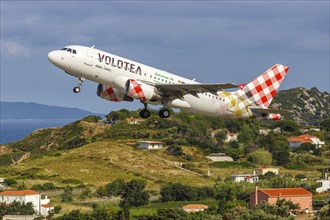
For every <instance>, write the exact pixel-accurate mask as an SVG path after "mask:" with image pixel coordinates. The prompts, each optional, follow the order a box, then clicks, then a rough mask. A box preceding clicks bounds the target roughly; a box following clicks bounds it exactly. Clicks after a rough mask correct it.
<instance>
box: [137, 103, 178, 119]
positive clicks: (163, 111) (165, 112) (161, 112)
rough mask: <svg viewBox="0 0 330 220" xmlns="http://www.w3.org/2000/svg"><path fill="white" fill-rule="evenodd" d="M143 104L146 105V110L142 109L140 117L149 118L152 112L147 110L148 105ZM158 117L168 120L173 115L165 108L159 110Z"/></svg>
mask: <svg viewBox="0 0 330 220" xmlns="http://www.w3.org/2000/svg"><path fill="white" fill-rule="evenodd" d="M143 104H144V109H142V110H141V111H140V117H141V118H149V117H150V111H149V110H148V108H147V107H148V104H147V103H143ZM158 115H159V117H161V118H168V117H170V115H171V113H170V111H169V110H168V109H167V108H163V109H161V110H159V112H158Z"/></svg>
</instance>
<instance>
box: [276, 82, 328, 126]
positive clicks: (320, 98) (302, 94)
mask: <svg viewBox="0 0 330 220" xmlns="http://www.w3.org/2000/svg"><path fill="white" fill-rule="evenodd" d="M272 107H275V108H281V109H286V110H289V111H291V112H292V113H293V115H291V116H290V115H289V116H285V118H286V119H294V120H296V121H297V122H298V123H299V124H305V125H316V126H318V125H320V122H321V121H323V120H324V119H326V118H329V117H330V95H329V93H327V92H320V91H319V90H318V89H317V88H316V87H313V88H311V89H306V88H293V89H289V90H282V91H280V92H279V93H278V94H277V95H276V96H275V98H274V100H273V102H272Z"/></svg>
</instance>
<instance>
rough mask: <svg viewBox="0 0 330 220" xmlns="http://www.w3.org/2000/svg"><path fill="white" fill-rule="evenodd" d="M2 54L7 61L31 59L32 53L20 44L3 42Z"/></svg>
mask: <svg viewBox="0 0 330 220" xmlns="http://www.w3.org/2000/svg"><path fill="white" fill-rule="evenodd" d="M1 50H2V52H1V53H2V54H3V55H4V57H5V58H6V59H14V58H29V57H30V52H29V50H28V48H27V47H26V46H24V45H22V44H20V43H18V42H14V41H4V42H1Z"/></svg>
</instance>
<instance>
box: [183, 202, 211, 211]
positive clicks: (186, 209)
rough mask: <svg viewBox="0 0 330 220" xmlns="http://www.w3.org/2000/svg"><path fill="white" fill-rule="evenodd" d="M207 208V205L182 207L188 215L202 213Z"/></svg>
mask: <svg viewBox="0 0 330 220" xmlns="http://www.w3.org/2000/svg"><path fill="white" fill-rule="evenodd" d="M208 208H209V207H208V206H207V205H203V204H188V205H185V206H182V209H183V211H185V212H188V213H191V212H202V211H204V210H205V209H208Z"/></svg>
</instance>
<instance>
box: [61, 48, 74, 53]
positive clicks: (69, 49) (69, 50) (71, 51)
mask: <svg viewBox="0 0 330 220" xmlns="http://www.w3.org/2000/svg"><path fill="white" fill-rule="evenodd" d="M61 50H65V51H68V52H69V53H73V54H77V51H76V50H74V49H71V48H67V47H64V48H62V49H61Z"/></svg>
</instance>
